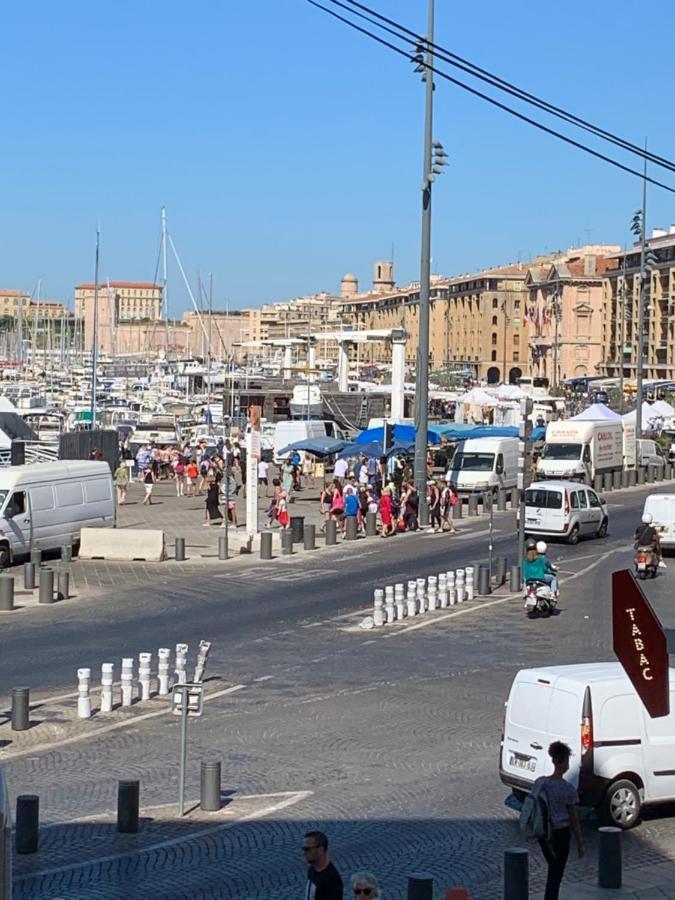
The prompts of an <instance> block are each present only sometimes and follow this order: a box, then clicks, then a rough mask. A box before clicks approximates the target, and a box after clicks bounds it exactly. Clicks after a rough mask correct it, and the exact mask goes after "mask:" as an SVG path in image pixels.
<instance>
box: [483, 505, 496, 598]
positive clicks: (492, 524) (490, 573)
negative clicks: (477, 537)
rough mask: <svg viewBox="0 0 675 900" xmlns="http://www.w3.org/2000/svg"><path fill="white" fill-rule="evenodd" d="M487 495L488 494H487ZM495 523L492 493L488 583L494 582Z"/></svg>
mask: <svg viewBox="0 0 675 900" xmlns="http://www.w3.org/2000/svg"><path fill="white" fill-rule="evenodd" d="M485 496H486V497H487V494H486V495H485ZM494 524H495V514H494V504H493V502H492V495H490V529H489V533H488V585H490V584H492V553H493V549H494V546H493V537H494Z"/></svg>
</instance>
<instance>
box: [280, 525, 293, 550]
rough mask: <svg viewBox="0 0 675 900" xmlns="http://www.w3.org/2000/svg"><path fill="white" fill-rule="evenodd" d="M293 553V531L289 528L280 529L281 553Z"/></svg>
mask: <svg viewBox="0 0 675 900" xmlns="http://www.w3.org/2000/svg"><path fill="white" fill-rule="evenodd" d="M292 553H293V532H292V531H291V529H290V528H282V530H281V555H282V556H291V555H292Z"/></svg>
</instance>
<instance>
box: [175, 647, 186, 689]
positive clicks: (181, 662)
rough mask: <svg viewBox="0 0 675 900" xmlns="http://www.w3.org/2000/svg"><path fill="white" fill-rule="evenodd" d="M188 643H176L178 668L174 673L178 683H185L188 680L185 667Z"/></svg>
mask: <svg viewBox="0 0 675 900" xmlns="http://www.w3.org/2000/svg"><path fill="white" fill-rule="evenodd" d="M187 655H188V645H187V644H176V668H175V670H174V674H175V676H176V682H175V683H176V684H185V683H186V682H187V674H186V672H185V667H186V665H187Z"/></svg>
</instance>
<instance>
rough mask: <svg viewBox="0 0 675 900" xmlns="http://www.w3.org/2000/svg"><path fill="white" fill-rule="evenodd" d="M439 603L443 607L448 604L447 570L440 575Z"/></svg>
mask: <svg viewBox="0 0 675 900" xmlns="http://www.w3.org/2000/svg"><path fill="white" fill-rule="evenodd" d="M438 605H439V607H440V608H441V609H446V608H447V606H448V578H447V575H446V574H445V572H440V573H439V575H438Z"/></svg>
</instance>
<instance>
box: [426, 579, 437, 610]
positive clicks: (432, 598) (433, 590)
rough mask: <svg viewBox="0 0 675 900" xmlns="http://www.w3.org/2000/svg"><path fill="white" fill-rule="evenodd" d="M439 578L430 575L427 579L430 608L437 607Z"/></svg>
mask: <svg viewBox="0 0 675 900" xmlns="http://www.w3.org/2000/svg"><path fill="white" fill-rule="evenodd" d="M437 584H438V580H437V579H436V577H435V576H434V575H430V576H429V578H428V579H427V597H428V607H429V610H434V609H436V606H437V599H438V587H437Z"/></svg>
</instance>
